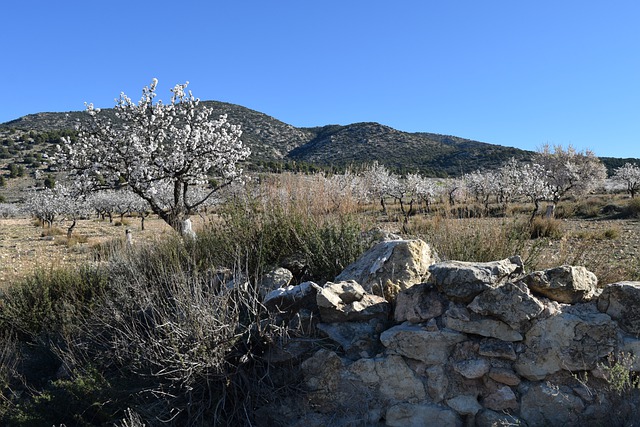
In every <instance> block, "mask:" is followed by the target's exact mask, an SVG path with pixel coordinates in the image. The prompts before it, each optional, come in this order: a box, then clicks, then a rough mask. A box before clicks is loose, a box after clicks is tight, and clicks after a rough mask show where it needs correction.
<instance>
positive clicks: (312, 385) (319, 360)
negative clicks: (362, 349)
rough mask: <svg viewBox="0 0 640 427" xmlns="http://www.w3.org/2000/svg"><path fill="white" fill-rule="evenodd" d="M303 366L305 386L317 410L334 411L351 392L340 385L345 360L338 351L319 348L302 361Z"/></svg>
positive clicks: (323, 411) (322, 411)
mask: <svg viewBox="0 0 640 427" xmlns="http://www.w3.org/2000/svg"><path fill="white" fill-rule="evenodd" d="M301 368H302V372H303V373H304V382H303V385H304V388H305V390H306V392H307V393H308V398H309V400H310V402H312V404H313V405H314V408H315V410H316V411H318V412H321V413H326V412H333V411H335V410H336V409H337V408H338V407H339V406H340V403H341V400H343V399H347V398H348V395H349V393H348V392H346V391H344V390H342V388H341V387H340V386H341V383H342V377H343V372H344V362H343V361H342V359H341V358H340V357H339V356H338V355H337V354H336V353H334V352H332V351H329V350H324V349H322V350H318V351H317V352H315V353H314V354H313V356H311V357H310V358H308V359H307V360H305V361H304V362H302V365H301Z"/></svg>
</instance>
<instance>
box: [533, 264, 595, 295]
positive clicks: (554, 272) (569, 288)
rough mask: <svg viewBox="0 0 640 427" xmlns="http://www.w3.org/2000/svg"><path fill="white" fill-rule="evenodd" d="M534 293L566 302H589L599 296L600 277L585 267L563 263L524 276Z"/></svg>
mask: <svg viewBox="0 0 640 427" xmlns="http://www.w3.org/2000/svg"><path fill="white" fill-rule="evenodd" d="M522 281H523V282H524V283H525V284H526V285H527V286H528V287H529V289H531V291H532V292H533V293H537V294H539V295H543V296H545V297H547V298H549V299H551V300H553V301H558V302H561V303H565V304H576V303H580V302H588V301H591V300H593V299H595V298H597V297H598V294H599V290H598V278H597V277H596V275H595V274H593V273H592V272H590V271H589V270H587V269H586V268H584V267H574V266H571V265H563V266H560V267H555V268H550V269H548V270H544V271H535V272H533V273H531V274H528V275H527V276H525V277H523V278H522Z"/></svg>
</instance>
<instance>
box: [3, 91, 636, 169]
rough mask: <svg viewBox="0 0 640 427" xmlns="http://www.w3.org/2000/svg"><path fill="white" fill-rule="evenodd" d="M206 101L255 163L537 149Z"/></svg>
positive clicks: (40, 125) (33, 125) (433, 158)
mask: <svg viewBox="0 0 640 427" xmlns="http://www.w3.org/2000/svg"><path fill="white" fill-rule="evenodd" d="M202 104H203V105H206V106H207V107H210V108H212V109H213V113H214V115H221V114H226V115H227V116H228V119H229V121H230V122H232V123H237V124H240V125H241V128H242V129H243V136H242V140H243V142H244V143H245V144H246V145H247V146H249V147H250V148H251V150H252V156H251V158H250V160H251V161H252V162H253V163H267V162H284V163H287V162H293V163H295V162H299V163H306V164H313V165H318V166H322V167H331V168H345V167H349V166H351V165H358V164H363V163H371V162H374V161H377V162H379V163H381V164H384V165H385V166H387V167H389V168H391V169H393V170H397V171H405V172H406V171H412V172H421V173H422V174H424V175H429V176H460V175H462V174H464V173H468V172H472V171H475V170H478V169H493V168H496V167H499V166H500V165H501V164H503V163H504V162H505V161H506V160H508V159H509V158H511V157H515V158H516V159H518V160H522V161H527V160H530V159H531V157H532V156H533V154H534V153H533V152H531V151H527V150H521V149H518V148H515V147H506V146H502V145H497V144H491V143H487V142H480V141H475V140H472V139H466V138H461V137H457V136H453V135H442V134H436V133H429V132H404V131H401V130H397V129H394V128H392V127H390V126H386V125H383V124H380V123H377V122H359V123H352V124H348V125H336V124H329V125H325V126H317V127H295V126H293V125H290V124H287V123H285V122H283V121H281V120H278V119H277V118H275V117H272V116H269V115H267V114H265V113H262V112H259V111H256V110H252V109H250V108H247V107H243V106H241V105H237V104H232V103H227V102H221V101H202ZM113 112H114V111H113V109H102V110H101V112H100V114H107V115H113ZM83 117H86V116H84V112H82V111H69V112H60V113H56V112H41V113H34V114H28V115H26V116H23V117H20V118H18V119H15V120H11V121H9V122H6V123H2V124H0V128H5V129H6V128H16V129H21V130H24V131H29V132H31V131H34V132H51V131H61V130H67V129H72V128H73V127H74V126H75V124H76V122H77V121H78V120H82V118H83ZM607 159H608V160H607ZM623 160H625V159H611V158H603V161H604V162H605V164H606V165H607V166H608V167H609V168H611V167H617V166H620V165H622V164H623V163H622V161H623ZM626 160H628V159H626ZM612 165H613V166H612Z"/></svg>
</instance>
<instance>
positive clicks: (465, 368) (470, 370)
mask: <svg viewBox="0 0 640 427" xmlns="http://www.w3.org/2000/svg"><path fill="white" fill-rule="evenodd" d="M453 369H454V370H455V371H456V372H457V373H459V374H460V375H462V376H463V377H465V378H467V379H470V380H474V379H478V378H482V377H483V376H484V375H485V374H487V373H488V372H489V369H491V364H490V363H489V362H488V361H487V360H486V359H467V360H460V361H458V362H455V363H454V364H453Z"/></svg>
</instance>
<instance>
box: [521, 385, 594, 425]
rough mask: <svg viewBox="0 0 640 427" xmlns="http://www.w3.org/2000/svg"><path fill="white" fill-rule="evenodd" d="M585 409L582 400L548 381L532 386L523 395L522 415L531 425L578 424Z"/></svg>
mask: <svg viewBox="0 0 640 427" xmlns="http://www.w3.org/2000/svg"><path fill="white" fill-rule="evenodd" d="M582 411H584V403H583V402H582V400H581V399H580V398H579V397H578V396H576V395H575V394H573V392H571V391H569V390H566V389H565V388H564V387H559V386H555V385H553V384H551V383H548V382H546V381H543V382H540V383H538V384H535V385H533V386H531V387H530V388H529V389H528V390H527V391H526V392H525V393H524V394H523V396H522V399H521V402H520V417H521V418H522V419H523V420H524V421H525V422H527V424H529V425H530V426H578V425H584V424H583V423H581V422H580V421H581V420H580V414H581V413H582Z"/></svg>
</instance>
